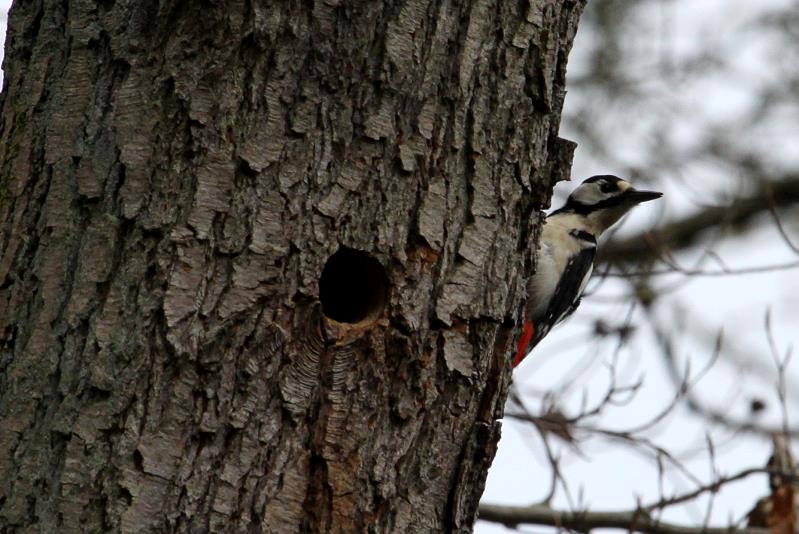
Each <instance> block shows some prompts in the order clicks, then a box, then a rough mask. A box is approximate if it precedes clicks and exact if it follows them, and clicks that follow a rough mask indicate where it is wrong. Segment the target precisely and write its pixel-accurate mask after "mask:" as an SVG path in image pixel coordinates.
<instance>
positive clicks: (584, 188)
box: [553, 174, 663, 215]
mask: <svg viewBox="0 0 799 534" xmlns="http://www.w3.org/2000/svg"><path fill="white" fill-rule="evenodd" d="M661 196H663V193H658V192H657V191H641V190H638V189H635V188H634V187H633V186H631V185H630V183H629V182H627V181H625V180H622V179H621V178H619V177H618V176H613V175H610V174H603V175H598V176H592V177H590V178H588V179H586V180H585V181H583V183H581V184H580V185H579V186H578V187H577V189H575V190H574V191H572V194H571V195H569V199H568V200H567V201H566V204H565V205H564V206H563V207H562V208H560V209H558V210H557V211H555V212H553V213H562V212H573V213H577V214H580V215H588V214H590V213H592V212H597V211H601V210H606V209H611V208H620V211H621V214H624V213H626V212H627V211H628V210H630V209H632V207H633V206H636V205H638V204H640V203H642V202H647V201H649V200H654V199H656V198H660V197H661ZM614 211H617V210H614Z"/></svg>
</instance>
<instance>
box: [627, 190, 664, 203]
mask: <svg viewBox="0 0 799 534" xmlns="http://www.w3.org/2000/svg"><path fill="white" fill-rule="evenodd" d="M623 196H624V199H625V200H627V201H628V202H631V203H633V204H640V203H641V202H649V201H650V200H655V199H656V198H660V197H662V196H663V193H659V192H658V191H641V190H638V189H633V188H632V187H631V188H629V189H628V190H627V191H625V192H624V194H623Z"/></svg>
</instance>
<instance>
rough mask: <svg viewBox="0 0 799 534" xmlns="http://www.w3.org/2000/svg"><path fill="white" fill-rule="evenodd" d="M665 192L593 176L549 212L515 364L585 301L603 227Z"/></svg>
mask: <svg viewBox="0 0 799 534" xmlns="http://www.w3.org/2000/svg"><path fill="white" fill-rule="evenodd" d="M660 196H662V193H658V192H655V191H639V190H637V189H634V188H633V187H632V186H631V185H630V184H629V183H628V182H625V181H624V180H622V179H621V178H618V177H616V176H610V175H603V176H592V177H591V178H588V179H587V180H585V181H584V182H583V183H582V184H580V186H579V187H578V188H577V189H575V190H574V191H573V192H572V194H571V195H569V199H568V200H567V201H566V204H565V205H564V206H563V207H562V208H560V209H557V210H555V211H553V212H552V213H550V214H549V215H548V216H547V218H546V222H545V224H544V228H543V230H542V233H541V240H540V242H539V245H538V255H537V261H536V271H535V274H533V276H532V277H531V278H530V280H529V282H528V285H527V306H526V309H525V319H524V323H523V325H522V334H521V337H520V338H519V345H518V348H517V350H516V357H515V358H514V359H513V367H516V366H517V365H519V364H520V363H521V361H522V360H523V359H524V357H525V356H527V353H528V352H529V351H530V350H531V349H532V348H533V347H535V346H536V345H537V344H538V342H539V341H541V340H542V339H543V338H544V336H546V335H547V334H548V333H549V331H550V330H551V329H552V327H553V326H555V325H556V324H557V323H559V322H560V321H562V320H563V319H565V318H566V317H568V316H569V315H570V314H571V313H572V312H573V311H574V310H575V309H577V306H579V305H580V295H582V293H583V290H584V289H585V285H586V283H588V279H589V278H590V277H591V272H592V271H593V268H594V253H595V252H596V240H597V238H598V237H599V236H600V235H601V234H602V232H604V231H605V230H607V229H608V228H610V227H611V226H613V225H614V224H615V223H616V222H617V221H618V220H619V219H621V218H622V217H623V216H624V214H625V213H627V212H628V211H630V210H631V209H632V208H633V207H635V206H636V205H638V204H640V203H641V202H646V201H648V200H654V199H656V198H659V197H660Z"/></svg>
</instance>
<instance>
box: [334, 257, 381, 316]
mask: <svg viewBox="0 0 799 534" xmlns="http://www.w3.org/2000/svg"><path fill="white" fill-rule="evenodd" d="M319 299H320V300H321V301H322V311H323V312H324V314H325V316H327V317H328V318H330V319H333V320H334V321H338V322H340V323H359V322H361V321H366V320H372V319H376V318H377V317H378V316H379V315H380V312H381V311H383V307H385V305H386V301H387V300H388V278H387V277H386V270H385V269H384V268H383V266H382V265H381V264H380V262H379V261H377V260H376V259H375V258H373V257H372V256H370V255H369V254H367V253H366V252H363V251H361V250H354V249H351V248H346V247H341V248H340V249H338V251H336V253H335V254H333V255H332V256H330V258H328V260H327V263H325V268H324V269H322V276H321V278H319Z"/></svg>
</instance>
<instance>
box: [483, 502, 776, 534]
mask: <svg viewBox="0 0 799 534" xmlns="http://www.w3.org/2000/svg"><path fill="white" fill-rule="evenodd" d="M479 519H482V520H484V521H491V522H494V523H501V524H503V525H505V526H508V527H514V526H516V525H519V524H522V523H532V524H537V525H549V526H553V527H559V528H566V529H570V530H576V531H578V532H589V531H591V530H593V529H596V528H620V529H625V530H629V531H631V532H646V533H648V534H730V533H736V534H769V530H768V529H761V528H734V527H727V528H724V527H721V528H711V527H704V526H696V527H685V526H680V525H674V524H671V523H665V522H663V521H660V520H658V519H655V518H653V517H652V516H651V515H650V514H649V513H648V512H646V511H645V510H642V509H638V510H632V511H627V512H588V511H579V512H569V511H563V510H554V509H552V508H550V507H548V506H543V505H533V506H500V505H495V504H482V505H480V512H479Z"/></svg>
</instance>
